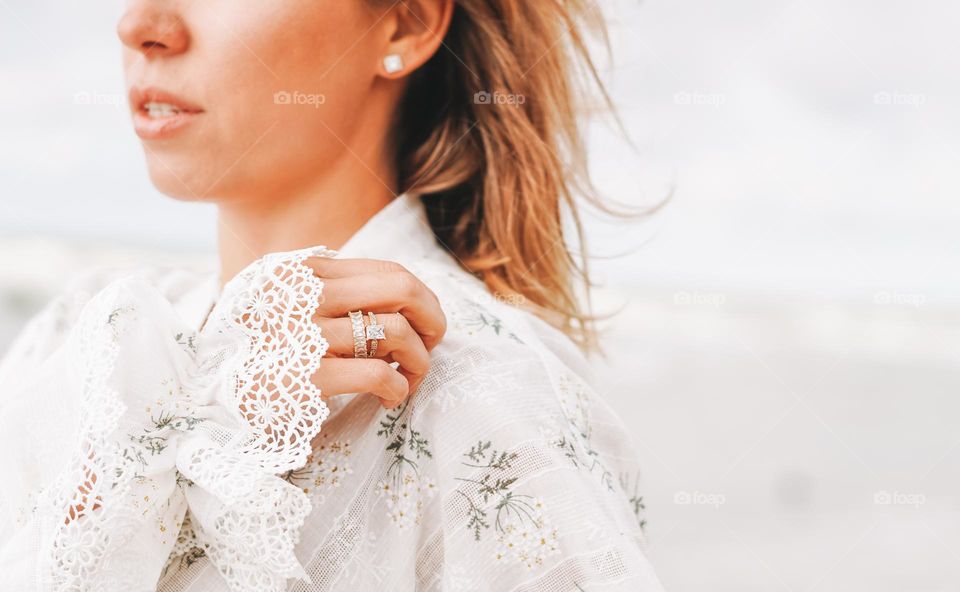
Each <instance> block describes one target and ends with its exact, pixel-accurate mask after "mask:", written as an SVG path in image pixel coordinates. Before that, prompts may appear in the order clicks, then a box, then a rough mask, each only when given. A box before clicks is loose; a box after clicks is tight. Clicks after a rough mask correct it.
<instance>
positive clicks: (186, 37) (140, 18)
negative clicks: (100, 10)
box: [117, 0, 190, 59]
mask: <svg viewBox="0 0 960 592" xmlns="http://www.w3.org/2000/svg"><path fill="white" fill-rule="evenodd" d="M158 4H162V5H163V6H158ZM169 4H170V3H169V2H163V3H159V2H156V1H155V0H134V1H132V2H129V3H128V7H127V9H126V11H125V12H124V13H123V16H122V17H120V22H118V23H117V36H119V37H120V41H122V42H123V44H124V45H126V46H127V47H129V48H130V49H132V50H134V51H136V52H139V53H141V54H143V56H144V57H145V58H148V59H151V58H159V57H171V56H175V55H177V54H180V53H183V52H184V51H186V50H187V48H188V47H190V33H189V31H188V30H187V26H186V23H184V21H183V19H182V18H181V16H180V15H179V14H177V13H176V11H175V10H173V9H172V8H170V7H169Z"/></svg>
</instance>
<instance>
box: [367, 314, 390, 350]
mask: <svg viewBox="0 0 960 592" xmlns="http://www.w3.org/2000/svg"><path fill="white" fill-rule="evenodd" d="M367 315H368V316H369V317H370V324H369V325H367V329H366V332H367V333H366V337H367V339H368V340H369V341H370V342H371V343H370V357H371V358H373V357H376V355H377V341H378V340H380V339H386V338H387V335H386V331H385V329H384V326H383V325H378V324H377V315H375V314H373V313H372V312H368V313H367Z"/></svg>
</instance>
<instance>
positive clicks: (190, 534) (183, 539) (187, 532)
mask: <svg viewBox="0 0 960 592" xmlns="http://www.w3.org/2000/svg"><path fill="white" fill-rule="evenodd" d="M206 555H207V553H206V551H204V550H203V547H202V545H201V543H200V541H199V539H198V538H197V534H196V532H195V531H194V530H193V522H192V518H191V515H190V510H187V512H186V514H185V515H184V517H183V522H182V523H181V524H180V533H179V534H178V535H177V541H176V543H174V546H173V550H172V551H171V552H170V558H169V559H167V564H166V565H165V566H164V568H163V571H162V572H161V573H160V577H161V578H165V577H166V576H168V575H173V574H174V573H176V572H178V571H180V570H181V569H185V568H188V567H190V566H191V565H193V564H194V563H196V562H197V561H200V559H201V558H202V557H206ZM171 570H172V571H171Z"/></svg>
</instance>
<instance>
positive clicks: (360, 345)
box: [348, 310, 367, 358]
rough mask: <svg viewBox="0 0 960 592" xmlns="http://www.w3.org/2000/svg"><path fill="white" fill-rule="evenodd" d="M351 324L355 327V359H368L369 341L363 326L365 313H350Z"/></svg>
mask: <svg viewBox="0 0 960 592" xmlns="http://www.w3.org/2000/svg"><path fill="white" fill-rule="evenodd" d="M348 314H349V315H350V324H351V325H352V327H353V357H355V358H366V357H367V340H366V339H365V337H366V335H365V332H364V326H363V311H359V310H358V311H357V312H350V313H348Z"/></svg>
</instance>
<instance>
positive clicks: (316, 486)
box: [283, 435, 353, 503]
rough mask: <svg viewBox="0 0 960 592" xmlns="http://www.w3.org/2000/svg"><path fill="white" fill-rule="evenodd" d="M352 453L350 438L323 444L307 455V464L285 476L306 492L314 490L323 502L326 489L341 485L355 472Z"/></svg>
mask: <svg viewBox="0 0 960 592" xmlns="http://www.w3.org/2000/svg"><path fill="white" fill-rule="evenodd" d="M324 437H328V435H324ZM351 454H353V450H351V448H350V440H335V441H333V442H329V443H324V444H321V445H320V446H316V447H315V448H314V449H313V452H312V453H311V454H310V455H309V456H308V457H307V464H306V465H304V466H303V467H302V468H300V469H293V470H290V471H287V472H286V473H285V474H284V475H283V478H284V479H286V480H287V481H288V482H289V483H292V484H293V485H296V486H297V487H300V488H301V489H303V491H304V493H311V492H312V493H313V495H314V496H315V497H316V498H317V501H319V502H320V503H323V502H324V501H325V500H326V496H325V495H323V492H324V490H326V489H331V488H337V487H340V485H342V484H343V480H344V479H345V478H346V477H347V475H352V474H353V466H352V465H351V464H350V455H351ZM311 487H313V489H312V490H311Z"/></svg>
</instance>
